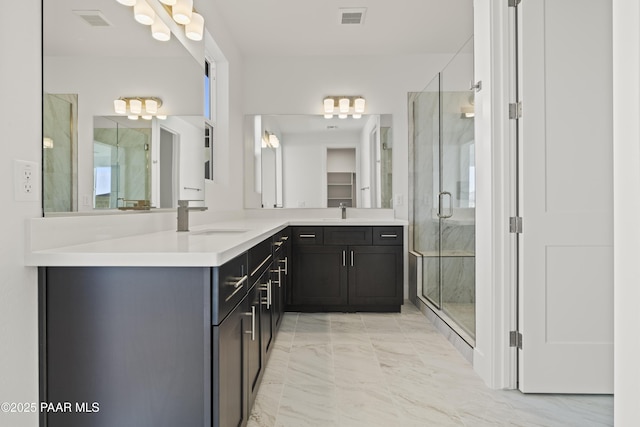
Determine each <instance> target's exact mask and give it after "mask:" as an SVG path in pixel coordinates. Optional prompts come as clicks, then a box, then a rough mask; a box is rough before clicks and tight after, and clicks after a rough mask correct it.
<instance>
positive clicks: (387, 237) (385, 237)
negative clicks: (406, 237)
mask: <svg viewBox="0 0 640 427" xmlns="http://www.w3.org/2000/svg"><path fill="white" fill-rule="evenodd" d="M380 237H381V238H382V239H395V238H397V237H398V235H397V234H381V235H380Z"/></svg>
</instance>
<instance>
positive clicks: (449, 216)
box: [438, 191, 453, 219]
mask: <svg viewBox="0 0 640 427" xmlns="http://www.w3.org/2000/svg"><path fill="white" fill-rule="evenodd" d="M443 196H449V209H448V211H449V213H448V214H447V215H445V214H443V213H442V198H443ZM452 216H453V207H452V206H451V193H449V192H448V191H441V192H440V193H438V218H443V219H444V218H451V217H452Z"/></svg>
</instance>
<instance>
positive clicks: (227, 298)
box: [224, 287, 242, 302]
mask: <svg viewBox="0 0 640 427" xmlns="http://www.w3.org/2000/svg"><path fill="white" fill-rule="evenodd" d="M241 290H242V287H239V288H236V290H235V291H233V293H232V294H231V295H229V296H228V297H226V298H225V300H224V302H229V300H230V299H231V298H233V297H234V296H235V294H237V293H238V292H240V291H241Z"/></svg>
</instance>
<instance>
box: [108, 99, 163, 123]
mask: <svg viewBox="0 0 640 427" xmlns="http://www.w3.org/2000/svg"><path fill="white" fill-rule="evenodd" d="M161 106H162V100H161V99H160V98H156V97H153V96H136V97H121V98H118V99H115V100H114V101H113V110H114V111H115V112H116V114H120V115H126V116H127V117H128V118H129V119H131V120H138V118H140V117H142V118H143V119H145V120H151V119H152V118H153V117H155V118H157V119H160V120H164V119H166V118H167V116H166V115H165V114H159V112H158V108H160V107H161Z"/></svg>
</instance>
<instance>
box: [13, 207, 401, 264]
mask: <svg viewBox="0 0 640 427" xmlns="http://www.w3.org/2000/svg"><path fill="white" fill-rule="evenodd" d="M295 225H304V226H310V225H316V226H344V225H350V226H357V225H369V226H374V225H380V226H385V225H393V226H405V225H407V221H403V220H396V219H366V218H352V219H346V220H342V219H329V218H318V219H314V218H306V219H289V220H282V219H239V220H225V221H216V222H214V223H211V224H207V225H201V226H198V227H192V228H191V231H188V232H176V231H162V232H156V233H147V234H140V235H134V236H128V237H121V238H116V239H107V240H99V241H95V242H90V243H83V244H78V245H72V246H63V247H57V248H51V249H45V250H35V251H30V252H27V254H26V255H25V265H28V266H43V267H44V266H77V267H81V266H95V267H100V266H121V267H125V266H131V267H143V266H147V267H160V266H162V267H215V266H219V265H222V264H224V263H225V262H227V261H229V260H231V259H233V258H234V257H236V256H237V255H240V254H241V253H243V252H244V251H246V250H248V249H250V248H251V247H253V246H255V245H256V244H257V243H260V242H261V241H263V240H264V239H266V238H269V237H271V236H272V235H273V234H275V233H277V232H278V231H280V230H282V229H284V228H286V227H287V226H295Z"/></svg>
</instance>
